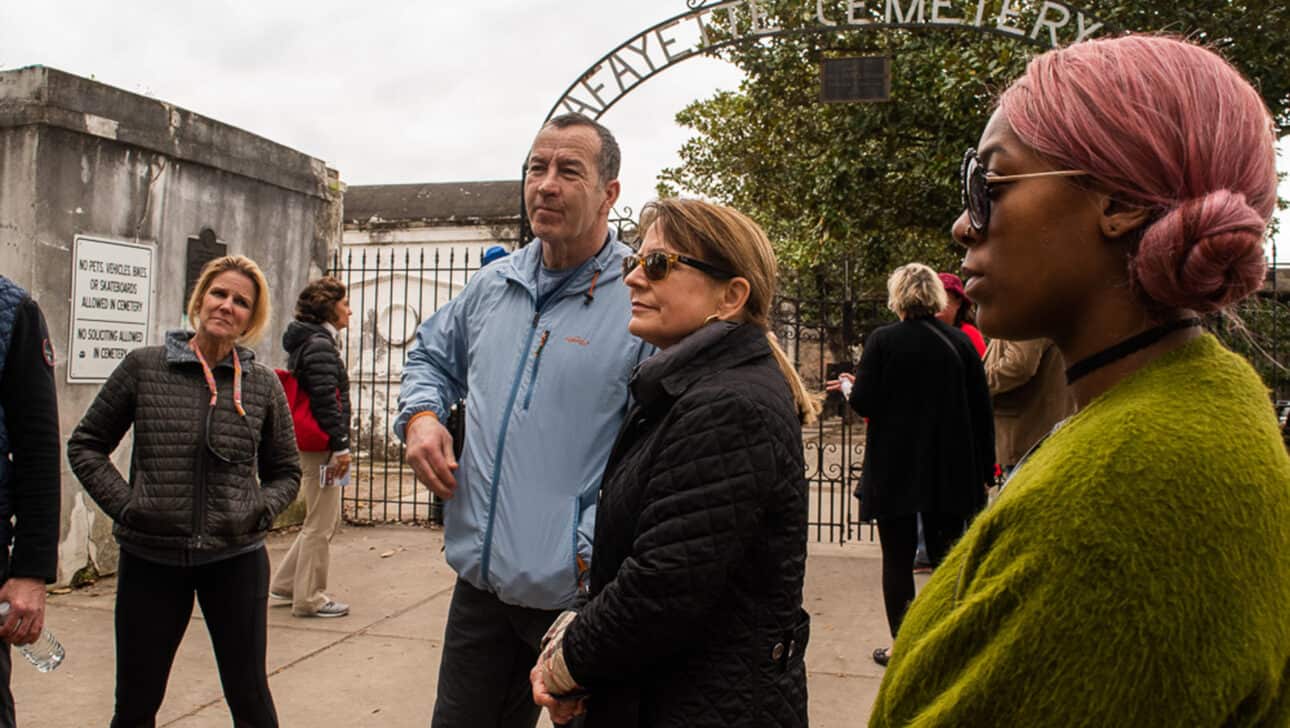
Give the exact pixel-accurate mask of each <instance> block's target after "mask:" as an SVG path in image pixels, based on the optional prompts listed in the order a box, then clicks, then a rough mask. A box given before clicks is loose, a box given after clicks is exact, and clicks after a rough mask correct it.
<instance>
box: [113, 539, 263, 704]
mask: <svg viewBox="0 0 1290 728" xmlns="http://www.w3.org/2000/svg"><path fill="white" fill-rule="evenodd" d="M194 594H196V596H197V601H198V602H199V603H200V604H201V607H202V616H203V617H204V618H205V619H206V629H207V631H209V632H210V637H211V644H212V645H213V646H214V648H215V662H216V664H217V665H218V666H219V679H220V683H221V685H223V687H224V699H225V700H226V701H228V707H229V709H230V711H231V712H232V714H233V725H234V726H236V728H277V725H278V714H277V711H275V710H274V707H273V696H272V695H270V694H269V678H268V676H267V675H266V674H265V667H264V653H265V647H266V641H267V632H268V628H267V620H268V615H267V613H266V608H267V602H268V598H269V554H268V552H267V551H266V550H265V549H264V548H263V547H261V548H259V549H257V550H255V551H252V552H250V553H246V554H242V555H240V556H234V557H233V558H230V559H224V560H222V561H216V562H215V563H213V564H205V565H202V566H167V565H164V564H158V563H154V562H152V561H147V560H146V559H141V558H138V557H137V556H131V555H130V554H129V553H127V552H125V551H122V552H121V564H120V567H119V573H118V576H117V592H116V714H115V715H114V716H113V717H112V728H153V726H155V725H156V716H157V710H158V709H159V708H160V707H161V700H162V698H163V697H165V694H166V680H167V679H168V678H169V676H170V666H171V664H172V663H173V662H174V659H175V651H176V650H178V649H179V643H180V641H182V640H183V637H184V632H185V630H187V629H188V620H189V618H190V617H192V614H193V595H194Z"/></svg>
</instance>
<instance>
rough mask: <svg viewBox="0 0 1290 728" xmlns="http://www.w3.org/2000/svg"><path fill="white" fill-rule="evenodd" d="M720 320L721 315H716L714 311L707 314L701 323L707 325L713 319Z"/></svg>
mask: <svg viewBox="0 0 1290 728" xmlns="http://www.w3.org/2000/svg"><path fill="white" fill-rule="evenodd" d="M720 320H721V317H720V316H718V315H716V314H715V313H714V314H709V315H708V317H707V318H705V319H703V325H704V326H707V325H708V324H710V323H712V322H713V321H720Z"/></svg>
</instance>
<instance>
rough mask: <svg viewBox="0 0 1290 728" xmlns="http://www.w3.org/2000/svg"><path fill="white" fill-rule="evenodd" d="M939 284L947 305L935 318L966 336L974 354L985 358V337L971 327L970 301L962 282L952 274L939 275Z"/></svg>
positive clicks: (975, 328)
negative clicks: (944, 294)
mask: <svg viewBox="0 0 1290 728" xmlns="http://www.w3.org/2000/svg"><path fill="white" fill-rule="evenodd" d="M938 275H939V276H940V278H941V284H942V285H944V286H945V293H946V298H947V299H948V300H949V303H947V304H945V308H943V309H941V312H940V313H938V314H936V318H938V319H940V320H941V322H942V323H944V324H946V325H947V326H953V327H954V328H956V329H959V330H960V331H962V332H963V333H965V334H967V336H968V338H969V339H971V340H972V346H974V347H976V353H977V355H979V356H980V357H981V358H983V359H984V358H985V337H983V336H981V332H980V331H979V330H978V329H977V327H975V326H973V325H972V301H971V299H969V298H968V297H967V294H966V293H964V292H963V281H962V280H960V279H959V277H958V276H956V275H954V274H953V273H940V274H938Z"/></svg>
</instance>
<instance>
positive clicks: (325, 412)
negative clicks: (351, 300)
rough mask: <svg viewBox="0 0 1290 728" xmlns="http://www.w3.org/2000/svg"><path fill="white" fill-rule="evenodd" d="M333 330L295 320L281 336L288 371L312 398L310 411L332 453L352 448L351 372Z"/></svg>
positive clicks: (310, 399) (310, 398) (321, 325)
mask: <svg viewBox="0 0 1290 728" xmlns="http://www.w3.org/2000/svg"><path fill="white" fill-rule="evenodd" d="M332 331H334V329H329V328H328V327H327V326H324V325H323V324H315V323H309V322H307V321H300V320H295V321H292V322H291V323H289V324H287V330H286V331H284V332H283V334H282V348H283V349H285V350H286V352H287V369H289V370H291V372H292V373H293V374H295V375H296V379H297V381H299V382H300V386H301V387H302V388H303V389H304V391H305V393H306V394H308V396H309V410H310V411H311V412H313V415H314V419H315V420H316V421H317V422H318V426H319V427H320V428H322V431H323V432H325V433H327V438H328V449H329V450H331V451H332V452H339V451H341V450H348V449H349V423H350V417H351V408H350V400H349V372H348V371H346V369H345V362H344V361H342V360H341V358H340V352H339V350H337V348H336V338H335V337H334V336H333V335H332Z"/></svg>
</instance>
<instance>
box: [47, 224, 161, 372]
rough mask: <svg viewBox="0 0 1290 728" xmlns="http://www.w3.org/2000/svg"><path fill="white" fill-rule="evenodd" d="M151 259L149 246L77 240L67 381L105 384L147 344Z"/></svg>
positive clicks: (79, 236) (77, 238)
mask: <svg viewBox="0 0 1290 728" xmlns="http://www.w3.org/2000/svg"><path fill="white" fill-rule="evenodd" d="M153 258H154V250H153V246H151V245H137V244H135V243H125V242H121V241H118V240H103V239H101V238H92V237H87V236H84V235H78V236H76V242H75V245H74V246H73V253H72V266H73V267H72V326H71V336H70V339H71V341H70V342H69V346H68V347H67V349H68V355H67V356H68V359H67V361H68V364H67V381H68V382H102V381H106V380H107V378H108V375H109V374H111V373H112V370H113V369H116V366H117V364H120V363H121V360H122V359H124V358H125V355H126V354H129V353H130V351H132V350H133V349H137V348H139V347H140V346H143V345H145V344H146V343H147V342H148V327H149V316H150V315H151V313H152V277H153Z"/></svg>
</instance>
